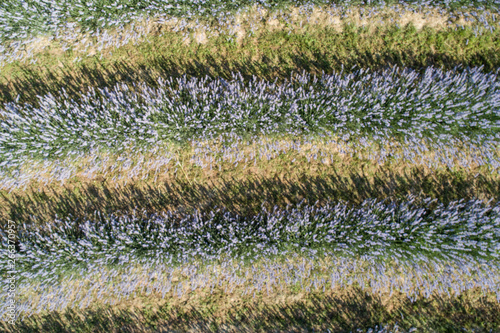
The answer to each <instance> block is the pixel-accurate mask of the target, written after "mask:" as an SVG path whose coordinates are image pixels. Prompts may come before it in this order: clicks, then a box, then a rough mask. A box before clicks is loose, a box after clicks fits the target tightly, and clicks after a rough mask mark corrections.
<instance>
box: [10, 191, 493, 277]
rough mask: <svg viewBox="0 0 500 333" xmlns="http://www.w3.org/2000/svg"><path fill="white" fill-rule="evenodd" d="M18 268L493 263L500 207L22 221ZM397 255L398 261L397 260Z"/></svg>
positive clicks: (372, 206)
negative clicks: (310, 258) (326, 255)
mask: <svg viewBox="0 0 500 333" xmlns="http://www.w3.org/2000/svg"><path fill="white" fill-rule="evenodd" d="M18 232H19V236H20V238H19V241H20V244H19V247H20V252H19V253H18V258H17V268H18V269H19V270H20V271H21V272H22V273H21V274H20V275H21V276H22V277H23V279H24V280H28V281H34V280H37V279H41V280H44V281H55V280H57V279H58V278H59V277H60V276H61V275H63V274H64V272H65V271H67V270H73V269H75V268H85V267H86V266H87V265H90V264H99V265H105V266H106V265H120V266H127V265H130V264H132V263H139V262H143V263H146V262H152V263H155V264H165V263H168V264H172V265H176V264H179V263H186V262H192V261H194V260H196V261H202V262H212V261H214V260H216V259H217V258H219V257H220V256H221V255H222V254H224V255H227V256H228V257H230V258H234V259H236V260H244V261H250V262H252V261H253V260H256V259H257V258H265V257H273V256H280V255H283V254H286V253H288V252H289V251H291V252H294V251H299V252H302V253H311V254H316V253H321V252H323V251H334V252H338V253H339V254H341V255H343V256H353V257H358V256H361V257H362V258H364V259H366V260H368V259H373V260H377V261H380V260H384V258H391V260H401V261H407V260H415V259H422V260H425V258H440V259H444V260H446V259H448V260H458V259H460V258H462V259H463V258H466V259H469V260H473V261H476V262H486V261H495V260H497V258H498V256H499V255H500V205H499V204H498V203H493V204H491V205H490V204H488V205H485V204H484V203H482V202H481V201H470V202H452V203H450V204H449V205H446V206H445V205H443V204H440V203H436V202H434V201H433V200H430V199H426V200H423V201H420V202H417V201H416V199H415V198H411V197H410V198H409V200H408V201H407V202H399V203H398V202H383V201H382V202H381V201H377V200H366V201H365V202H364V203H363V204H362V205H361V206H360V207H351V205H349V204H346V203H337V204H333V203H331V204H326V205H324V206H321V207H315V206H311V205H299V206H297V207H295V208H293V207H289V208H288V209H285V210H280V209H277V208H275V209H274V210H273V211H266V210H265V209H264V208H263V211H262V212H261V213H260V214H258V215H256V216H254V217H251V218H248V217H241V216H238V215H236V214H232V213H230V212H227V211H224V210H215V211H211V212H209V213H197V214H195V215H186V214H185V213H180V212H169V213H167V214H162V215H156V214H153V215H148V214H145V213H144V214H143V213H140V212H139V213H138V214H137V215H135V214H134V215H132V216H117V215H113V214H111V215H101V214H99V213H96V216H95V218H94V219H92V220H86V221H77V220H72V219H71V218H67V219H65V220H57V219H56V220H55V221H53V222H51V223H46V224H44V225H43V226H41V227H39V226H38V227H37V226H35V225H27V224H25V225H23V226H22V227H21V226H19V231H18ZM7 237H8V235H7V234H5V233H2V245H3V249H2V250H1V251H2V252H1V254H2V255H1V256H0V258H1V259H0V260H1V261H0V263H1V264H2V265H1V267H8V265H7V264H8V262H7V261H6V260H7V259H8V256H7V255H6V252H5V251H7V250H6V249H7V246H6V244H7ZM398 258H399V259H398Z"/></svg>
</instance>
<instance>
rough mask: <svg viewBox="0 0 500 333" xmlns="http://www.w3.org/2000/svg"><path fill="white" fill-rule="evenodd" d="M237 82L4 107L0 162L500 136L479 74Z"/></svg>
mask: <svg viewBox="0 0 500 333" xmlns="http://www.w3.org/2000/svg"><path fill="white" fill-rule="evenodd" d="M233 77H234V79H233V80H232V81H229V82H228V81H225V80H223V79H217V80H213V79H209V78H208V77H207V78H205V79H198V78H191V79H187V78H186V77H183V78H180V79H177V82H175V80H173V79H172V78H168V79H166V80H163V79H160V80H159V84H160V88H159V89H154V88H150V87H147V86H145V85H144V84H142V85H141V93H136V92H132V91H129V90H128V88H127V86H126V85H117V86H116V87H115V88H114V89H112V90H108V89H98V90H99V91H98V92H96V91H94V90H92V91H91V92H90V93H88V94H87V95H86V96H84V97H83V98H82V99H81V100H79V101H74V100H71V101H70V100H69V98H66V99H64V98H63V99H59V100H57V99H55V98H53V96H45V97H40V107H39V108H36V107H33V106H31V105H17V104H15V103H8V104H7V105H6V106H5V108H4V109H3V110H0V117H1V118H2V122H1V124H0V125H1V127H2V128H1V131H0V163H1V165H2V166H4V167H8V166H16V165H19V163H20V161H21V159H22V158H23V157H26V156H32V157H38V158H40V157H41V158H47V157H50V158H51V159H53V158H60V157H64V156H68V155H71V154H75V153H76V152H78V151H90V149H92V148H98V149H101V148H102V149H110V150H113V151H117V152H120V151H123V150H124V149H125V148H128V147H153V146H157V145H159V144H160V143H162V142H164V143H172V142H179V143H185V142H187V141H189V140H213V139H214V138H216V137H219V136H224V137H227V138H228V140H232V138H234V136H239V135H243V136H248V135H274V134H287V135H293V136H296V135H304V134H311V133H314V134H320V133H322V134H331V135H335V136H339V137H344V138H346V137H347V138H349V136H352V137H360V136H369V137H371V138H373V139H377V138H388V137H393V138H397V139H399V140H401V141H402V140H403V138H405V137H407V138H408V137H413V138H425V137H427V138H432V139H433V140H438V141H441V142H444V141H448V140H449V139H450V138H460V139H465V140H468V139H470V138H478V137H483V138H487V139H490V140H494V141H496V142H498V141H499V138H500V112H499V110H500V89H499V88H500V82H499V81H498V76H497V74H495V73H491V74H484V73H481V71H480V69H478V68H473V69H466V70H464V71H458V70H456V71H448V72H443V71H441V70H438V69H434V68H428V69H427V70H426V71H425V73H423V74H421V73H419V72H417V71H415V70H412V69H408V68H405V69H401V68H397V67H394V68H392V69H387V70H385V71H382V72H373V71H371V70H363V69H361V70H358V71H356V72H354V73H351V74H345V73H334V74H333V75H323V76H322V77H320V78H317V77H315V76H311V75H310V74H303V75H299V74H297V75H295V77H291V78H290V80H287V81H286V82H285V83H284V84H281V85H278V84H276V83H273V82H265V81H258V80H256V79H253V80H250V81H247V82H245V81H244V80H243V78H242V77H241V75H239V74H233Z"/></svg>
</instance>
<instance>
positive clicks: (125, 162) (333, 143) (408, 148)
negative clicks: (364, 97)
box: [0, 137, 500, 192]
mask: <svg viewBox="0 0 500 333" xmlns="http://www.w3.org/2000/svg"><path fill="white" fill-rule="evenodd" d="M220 142H223V140H222V139H221V138H219V140H215V141H211V142H202V141H192V142H190V147H186V148H184V149H180V151H176V150H175V149H172V148H170V149H169V148H168V147H167V148H165V147H163V148H160V147H159V146H156V147H154V148H152V149H149V150H147V149H135V150H131V151H126V152H123V153H121V154H118V155H117V154H107V153H103V152H99V151H98V150H96V149H92V150H91V151H90V152H88V153H84V152H79V153H78V154H77V155H76V156H72V157H68V158H63V159H56V160H43V161H37V160H33V159H30V158H26V159H23V160H22V162H21V163H19V165H18V166H17V167H10V168H8V167H7V166H8V161H4V162H2V163H0V166H3V167H4V168H3V169H2V170H0V190H5V191H9V192H10V191H12V190H16V189H20V188H24V189H26V188H27V186H29V185H30V184H33V183H39V184H44V186H47V185H49V184H54V183H58V184H59V185H61V186H62V185H64V184H65V183H67V182H68V181H71V180H72V179H76V178H78V179H81V180H93V179H96V178H98V177H106V178H108V179H110V180H112V181H114V182H123V183H124V184H125V185H126V184H127V183H128V182H134V181H137V180H148V181H152V182H153V183H156V182H157V180H161V179H163V178H164V176H166V175H167V174H169V173H171V172H173V175H174V176H176V175H179V176H180V177H181V178H184V174H183V173H184V172H186V170H191V169H192V168H200V170H204V172H209V171H210V170H218V171H221V170H222V169H224V170H226V169H228V168H229V169H235V168H236V167H238V166H241V167H242V168H243V170H245V169H246V168H251V167H256V166H257V165H261V163H262V162H264V161H265V162H271V161H276V160H278V159H280V158H287V159H288V160H289V161H290V163H295V164H298V163H299V164H300V163H302V159H304V158H306V159H307V161H308V162H311V161H315V162H318V163H323V164H324V165H333V164H335V163H336V162H337V160H338V158H344V157H349V158H357V159H359V160H364V161H370V162H372V163H374V164H378V165H384V164H386V163H396V164H398V165H399V166H401V165H406V166H425V167H427V168H428V169H429V170H431V171H436V170H439V169H446V168H448V169H449V170H458V169H462V170H470V171H472V172H475V173H476V175H478V174H479V172H478V171H479V170H478V169H477V168H478V167H479V168H480V167H484V168H487V169H488V171H489V172H492V173H496V172H498V170H500V151H499V150H498V142H497V141H496V140H490V141H487V140H475V139H472V140H469V141H465V142H462V141H461V140H458V139H453V138H452V139H451V140H449V142H448V143H447V144H446V145H443V144H440V143H435V142H433V141H432V140H430V139H424V140H419V139H417V138H413V137H409V138H405V142H396V141H393V140H388V139H387V138H381V139H380V140H379V141H378V142H373V141H370V140H369V139H368V138H365V137H361V138H357V139H356V140H343V139H342V138H331V137H323V138H307V137H297V138H294V139H293V140H291V139H288V140H287V139H281V140H279V139H269V138H263V137H255V138H253V139H251V140H241V138H238V137H237V138H235V139H234V142H232V143H230V144H229V143H228V144H222V143H220ZM181 161H182V162H181ZM304 162H305V161H304ZM386 166H388V165H386Z"/></svg>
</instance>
